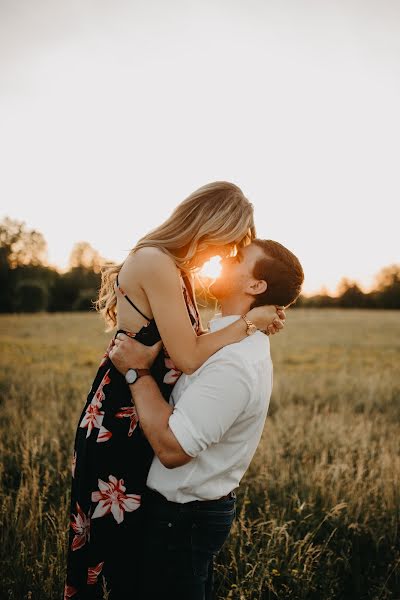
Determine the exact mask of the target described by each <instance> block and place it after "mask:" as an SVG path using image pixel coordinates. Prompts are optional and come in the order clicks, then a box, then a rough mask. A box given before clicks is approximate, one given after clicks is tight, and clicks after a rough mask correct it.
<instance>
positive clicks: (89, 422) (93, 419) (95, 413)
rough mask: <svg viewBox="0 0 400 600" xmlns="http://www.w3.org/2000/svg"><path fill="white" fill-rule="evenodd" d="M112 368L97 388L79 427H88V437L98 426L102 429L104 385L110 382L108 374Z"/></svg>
mask: <svg viewBox="0 0 400 600" xmlns="http://www.w3.org/2000/svg"><path fill="white" fill-rule="evenodd" d="M109 372H110V369H108V371H107V372H106V374H105V375H104V377H103V379H102V381H101V383H100V385H99V387H98V388H97V390H96V392H95V394H94V396H93V399H92V401H91V403H90V404H89V406H88V407H87V409H86V411H85V414H84V417H83V419H82V421H81V424H80V425H79V427H82V428H87V434H86V437H87V438H88V437H89V436H90V434H91V433H92V430H93V429H94V428H95V427H96V428H97V429H101V426H102V423H103V419H104V411H103V410H100V409H101V407H102V404H103V401H104V399H105V394H104V390H103V388H104V386H105V385H108V384H109V383H110V377H109V376H108V374H109Z"/></svg>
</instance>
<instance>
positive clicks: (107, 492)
mask: <svg viewBox="0 0 400 600" xmlns="http://www.w3.org/2000/svg"><path fill="white" fill-rule="evenodd" d="M108 481H109V483H106V482H105V481H103V480H102V479H99V490H100V491H99V492H92V502H98V505H97V506H96V510H95V511H94V513H93V515H92V519H97V518H98V517H104V516H105V515H107V514H108V513H109V512H111V513H112V515H113V517H114V519H115V520H116V521H117V523H122V521H123V520H124V512H125V511H126V512H132V511H134V510H137V509H138V508H139V506H140V496H138V495H137V494H125V493H124V492H125V490H126V487H125V486H124V480H123V479H119V480H118V479H117V478H116V477H114V475H109V477H108Z"/></svg>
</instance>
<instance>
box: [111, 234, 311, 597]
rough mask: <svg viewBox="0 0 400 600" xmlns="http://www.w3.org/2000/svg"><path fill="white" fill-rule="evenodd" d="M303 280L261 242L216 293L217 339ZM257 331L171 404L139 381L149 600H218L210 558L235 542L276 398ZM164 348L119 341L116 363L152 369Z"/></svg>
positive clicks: (286, 297) (188, 378)
mask: <svg viewBox="0 0 400 600" xmlns="http://www.w3.org/2000/svg"><path fill="white" fill-rule="evenodd" d="M303 279H304V274H303V270H302V267H301V265H300V263H299V261H298V259H297V258H296V257H295V256H294V255H293V254H292V253H291V252H290V251H289V250H287V249H286V248H285V247H284V246H282V245H281V244H279V243H277V242H273V241H271V240H255V241H254V242H253V243H252V244H251V245H249V246H247V247H245V248H243V249H241V250H239V251H238V254H237V255H236V256H235V257H231V258H227V259H225V260H223V261H222V272H221V275H220V277H219V278H218V279H217V280H216V281H215V282H214V284H213V285H212V288H211V289H212V292H213V294H214V295H215V296H216V298H217V299H218V300H219V302H220V305H221V312H222V317H221V318H219V319H215V320H213V321H211V323H210V329H211V331H215V330H216V329H219V328H222V327H226V326H227V325H229V324H230V323H232V322H233V321H234V320H236V319H240V318H245V317H241V315H242V316H243V315H245V314H246V312H248V311H249V310H250V308H252V307H253V306H259V305H262V304H274V305H280V306H282V305H283V306H288V305H289V304H291V303H293V302H294V301H295V300H296V298H297V297H298V295H299V293H300V289H301V285H302V283H303ZM253 328H254V326H253V327H251V324H250V325H249V329H248V333H249V335H248V337H247V338H246V339H244V340H242V341H241V342H239V343H237V344H231V345H229V346H226V347H225V348H222V349H221V350H219V351H218V352H216V353H215V354H214V355H213V356H211V357H210V358H209V359H208V360H207V361H206V362H205V363H204V364H203V365H202V367H200V368H199V369H198V370H197V371H195V373H193V374H192V375H182V376H181V377H180V378H179V380H178V382H177V383H176V385H175V387H174V390H173V392H172V395H171V400H170V404H167V403H166V402H165V400H164V399H163V397H162V395H161V393H160V391H159V389H158V387H157V385H156V383H155V381H154V380H153V379H152V377H151V376H150V375H148V372H146V371H144V373H143V372H142V371H139V372H138V373H133V375H135V377H134V379H136V381H135V382H134V383H133V384H131V386H130V387H131V391H132V396H133V399H134V402H135V404H136V408H137V411H138V414H139V419H140V424H141V427H142V429H143V431H144V433H145V435H146V437H147V439H148V441H149V442H150V444H151V446H152V447H153V450H154V452H155V457H154V460H153V463H152V466H151V469H150V472H149V475H148V479H147V486H148V494H147V496H146V497H145V500H144V503H143V507H144V510H145V511H146V518H147V520H146V527H147V530H146V544H147V546H146V549H145V563H146V572H145V589H146V593H147V595H146V598H149V599H151V600H153V599H156V598H157V599H159V598H164V599H165V598H171V599H172V598H174V600H210V599H211V598H212V588H213V579H212V565H213V557H214V555H215V554H216V553H217V552H218V551H219V550H220V548H221V546H222V544H223V543H224V541H225V539H226V538H227V536H228V534H229V530H230V527H231V524H232V521H233V519H234V516H235V494H234V489H235V488H236V487H237V486H238V485H239V482H240V480H241V479H242V477H243V475H244V473H245V471H246V470H247V468H248V466H249V464H250V462H251V459H252V458H253V455H254V453H255V451H256V448H257V445H258V443H259V440H260V437H261V434H262V431H263V427H264V423H265V418H266V416H267V411H268V405H269V400H270V396H271V391H272V362H271V357H270V349H269V339H268V337H267V336H266V335H264V333H261V332H260V331H256V332H254V331H253ZM250 334H251V335H250ZM159 348H160V346H159V345H158V344H156V345H155V346H154V347H153V348H148V347H145V346H142V345H141V344H138V343H137V342H135V341H134V340H131V339H129V338H128V337H127V336H124V335H123V334H122V335H121V334H119V335H118V337H117V339H116V342H115V347H114V349H113V350H112V352H111V353H110V356H111V359H112V361H113V363H114V364H115V366H116V367H117V369H118V370H119V371H121V373H123V374H126V373H127V371H128V370H129V369H140V370H141V369H145V370H146V369H148V368H149V367H150V366H151V364H152V361H153V360H154V358H155V356H156V355H157V353H158V351H159ZM137 375H139V376H138V377H137V378H136V376H137ZM128 378H129V377H128Z"/></svg>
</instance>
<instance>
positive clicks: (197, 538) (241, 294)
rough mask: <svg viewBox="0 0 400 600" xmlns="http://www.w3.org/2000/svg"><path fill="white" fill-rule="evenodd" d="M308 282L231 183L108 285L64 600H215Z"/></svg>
mask: <svg viewBox="0 0 400 600" xmlns="http://www.w3.org/2000/svg"><path fill="white" fill-rule="evenodd" d="M214 255H219V256H221V257H222V261H221V263H222V272H221V275H220V277H219V278H218V279H217V280H216V281H215V282H214V283H213V285H212V286H211V291H212V293H213V295H214V296H215V297H216V298H217V299H218V301H219V303H220V307H221V313H222V316H221V317H220V318H218V319H214V320H212V321H211V322H210V327H209V330H207V331H204V330H202V327H201V321H200V317H199V312H198V308H197V304H196V298H195V295H194V293H193V286H192V277H193V274H194V273H195V272H196V270H197V269H198V268H199V267H201V266H202V265H203V264H204V262H206V261H207V260H208V259H209V258H210V257H212V256H214ZM303 278H304V276H303V270H302V267H301V265H300V263H299V261H298V259H297V258H296V257H295V256H294V254H293V253H292V252H290V251H289V250H288V249H286V248H285V247H284V246H282V245H281V244H279V243H278V242H274V241H272V240H259V239H257V238H256V234H255V227H254V222H253V207H252V205H251V204H250V202H249V201H248V200H247V198H246V197H245V196H244V195H243V193H242V191H241V190H240V188H238V187H237V186H236V185H234V184H232V183H228V182H215V183H211V184H208V185H205V186H203V187H201V188H200V189H198V190H196V191H195V192H194V193H193V194H191V195H190V196H189V197H188V198H187V199H186V200H184V201H183V202H182V203H181V204H179V205H178V206H177V208H176V209H175V210H174V212H173V213H172V215H171V216H170V218H169V219H168V220H167V221H165V222H164V223H163V224H162V225H161V226H159V227H158V228H156V229H154V230H153V231H151V232H150V233H149V234H148V235H146V236H145V237H143V238H142V239H141V240H139V242H138V243H137V244H136V246H135V247H134V248H133V250H132V251H131V253H130V254H129V256H128V258H127V259H126V260H125V261H124V263H123V264H121V265H118V266H115V267H110V268H108V269H106V270H105V272H104V273H103V278H102V286H101V289H100V294H99V299H98V303H97V306H98V310H99V311H100V312H101V313H102V315H103V316H104V318H105V320H106V323H107V324H108V325H109V327H110V328H113V327H116V334H115V336H114V338H113V340H112V341H111V343H110V346H109V347H108V349H107V351H106V353H105V355H104V357H103V360H102V361H101V364H100V366H99V369H98V372H97V374H96V377H95V379H94V382H93V385H92V388H91V391H90V392H89V395H88V398H87V401H86V405H85V407H84V409H83V412H82V415H81V417H80V420H79V424H78V428H77V433H76V438H75V447H74V456H73V467H72V494H71V516H70V535H69V547H68V564H67V582H66V586H65V595H64V598H65V599H69V598H73V599H74V600H83V599H96V600H98V599H99V600H100V599H102V598H108V599H109V600H125V599H126V600H129V599H131V600H155V599H157V600H159V599H162V598H163V599H174V600H211V599H212V598H213V559H214V556H215V555H216V553H217V552H218V551H219V550H220V548H221V546H222V545H223V543H224V541H225V540H226V538H227V536H228V534H229V530H230V527H231V524H232V522H233V520H234V517H235V491H234V490H235V489H236V488H237V487H238V485H239V482H240V480H241V479H242V477H243V475H244V473H245V471H246V469H247V468H248V466H249V464H250V462H251V459H252V457H253V455H254V453H255V450H256V448H257V445H258V442H259V440H260V437H261V434H262V430H263V427H264V422H265V418H266V416H267V410H268V404H269V399H270V395H271V390H272V362H271V358H270V348H269V338H268V335H269V334H275V333H277V332H279V331H280V330H281V329H282V328H283V326H284V321H285V312H284V310H283V308H281V307H287V306H289V305H290V304H291V303H293V302H294V301H295V300H296V298H297V297H298V295H299V293H300V289H301V285H302V283H303ZM266 334H267V335H266Z"/></svg>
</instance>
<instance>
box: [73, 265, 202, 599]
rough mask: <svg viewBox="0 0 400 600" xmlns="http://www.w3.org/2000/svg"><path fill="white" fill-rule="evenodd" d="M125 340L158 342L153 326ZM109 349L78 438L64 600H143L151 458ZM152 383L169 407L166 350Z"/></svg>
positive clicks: (173, 372)
mask: <svg viewBox="0 0 400 600" xmlns="http://www.w3.org/2000/svg"><path fill="white" fill-rule="evenodd" d="M181 281H182V291H183V294H184V298H185V302H186V306H187V309H188V313H189V316H190V319H191V322H192V325H193V328H194V329H195V331H196V332H198V331H199V328H200V320H199V315H198V312H197V309H196V304H195V302H194V299H193V292H192V288H191V285H190V282H189V281H188V279H187V277H186V276H184V275H181ZM118 289H119V290H120V292H122V294H123V295H124V296H125V297H126V299H127V300H128V302H130V303H131V304H132V305H133V303H132V302H131V300H130V299H129V298H128V297H127V296H126V294H125V292H124V291H123V290H122V289H121V288H120V287H118ZM133 306H134V305H133ZM134 307H135V306H134ZM135 308H136V307H135ZM136 310H138V309H137V308H136ZM139 312H140V311H139ZM146 318H147V317H146ZM120 331H121V330H120ZM124 333H127V334H128V335H131V336H132V337H135V339H136V340H138V341H139V342H141V343H142V344H145V345H147V346H150V345H153V344H155V343H156V342H157V341H159V340H160V334H159V332H158V329H157V326H156V323H155V321H154V319H152V320H148V324H147V325H146V326H144V327H143V328H142V329H141V330H140V331H139V332H138V333H136V334H132V333H130V332H126V331H124ZM110 347H111V344H110V346H109V347H108V349H107V351H106V353H105V355H104V357H103V360H102V361H101V363H100V366H99V369H98V371H97V375H96V377H95V379H94V382H93V385H92V388H91V390H90V392H89V395H88V398H87V401H86V405H85V407H84V410H83V412H82V415H81V418H80V420H79V425H78V429H77V432H76V438H75V446H74V454H73V460H72V492H71V520H70V533H69V547H68V561H67V579H66V585H65V591H64V599H65V600H66V599H69V598H73V599H74V600H82V599H89V598H90V599H96V600H99V599H103V598H104V599H108V600H120V599H121V600H123V599H125V598H127V599H128V598H129V599H130V600H141V598H142V597H143V595H142V592H141V577H140V575H141V572H142V565H141V560H142V546H143V544H142V539H143V538H142V536H143V533H144V532H143V518H142V510H141V498H142V495H143V492H144V490H145V487H146V479H147V474H148V471H149V468H150V465H151V461H152V458H153V450H152V448H151V446H150V444H149V443H148V441H147V439H146V438H145V436H144V434H143V432H142V430H141V428H140V424H139V420H138V415H137V413H136V410H135V407H134V405H133V403H132V399H131V393H130V389H129V386H128V385H127V383H126V382H125V378H124V377H123V375H121V374H120V373H119V372H118V371H117V370H116V369H115V367H114V366H113V364H112V362H111V360H110V358H109V356H108V351H109V349H110ZM152 375H153V377H154V378H155V380H156V381H157V383H158V385H159V388H160V390H161V392H162V394H163V396H164V398H165V400H166V401H168V399H169V396H170V393H171V391H172V388H173V386H174V384H175V383H176V381H177V379H178V378H179V376H180V375H181V373H180V371H178V370H177V369H176V368H175V366H174V364H173V362H172V361H171V359H170V358H169V356H168V354H167V352H166V350H165V348H163V349H162V350H161V352H160V354H159V355H158V357H157V359H156V361H155V362H154V365H153V367H152Z"/></svg>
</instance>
